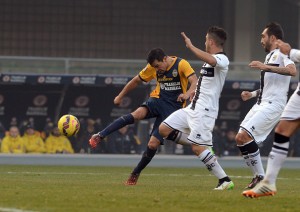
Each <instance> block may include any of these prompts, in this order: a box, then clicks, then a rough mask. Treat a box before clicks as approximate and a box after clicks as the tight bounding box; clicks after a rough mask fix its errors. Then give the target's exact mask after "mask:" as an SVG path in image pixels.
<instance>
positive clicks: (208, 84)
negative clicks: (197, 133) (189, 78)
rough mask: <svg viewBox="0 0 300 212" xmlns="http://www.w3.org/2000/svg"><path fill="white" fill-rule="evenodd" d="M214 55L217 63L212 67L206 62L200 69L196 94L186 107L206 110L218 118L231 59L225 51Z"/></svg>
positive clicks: (208, 113)
mask: <svg viewBox="0 0 300 212" xmlns="http://www.w3.org/2000/svg"><path fill="white" fill-rule="evenodd" d="M212 56H213V57H215V58H216V60H217V64H216V66H215V67H212V66H211V65H209V64H207V63H204V65H203V66H202V68H201V70H200V76H199V78H198V83H197V88H196V92H195V95H194V97H193V100H192V102H191V103H190V104H189V106H188V107H186V109H187V110H189V109H191V110H197V111H206V114H207V115H208V116H210V117H213V118H217V116H218V111H219V98H220V94H221V92H222V89H223V86H224V82H225V78H226V75H227V72H228V66H229V60H228V57H227V56H226V55H225V54H224V53H223V52H220V53H217V54H214V55H212Z"/></svg>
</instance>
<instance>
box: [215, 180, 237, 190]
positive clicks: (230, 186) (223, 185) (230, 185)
mask: <svg viewBox="0 0 300 212" xmlns="http://www.w3.org/2000/svg"><path fill="white" fill-rule="evenodd" d="M233 188H234V183H233V182H232V181H229V182H228V181H224V182H222V183H221V182H219V184H218V185H217V187H215V188H214V190H218V191H222V190H232V189H233Z"/></svg>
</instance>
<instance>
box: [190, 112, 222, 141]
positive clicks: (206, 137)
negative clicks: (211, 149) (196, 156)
mask: <svg viewBox="0 0 300 212" xmlns="http://www.w3.org/2000/svg"><path fill="white" fill-rule="evenodd" d="M215 120H216V119H215V118H212V117H210V116H207V115H205V114H201V113H199V115H198V116H193V117H189V120H188V123H189V127H190V130H191V133H190V135H189V136H188V139H189V140H191V141H192V142H193V143H194V144H196V145H202V146H212V131H213V128H214V126H215Z"/></svg>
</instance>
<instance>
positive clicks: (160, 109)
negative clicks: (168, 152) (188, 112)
mask: <svg viewBox="0 0 300 212" xmlns="http://www.w3.org/2000/svg"><path fill="white" fill-rule="evenodd" d="M141 107H147V108H148V114H147V116H146V117H145V119H150V118H156V119H155V122H154V125H153V128H152V131H151V133H150V136H152V135H153V136H154V137H156V138H157V139H158V140H159V141H160V143H161V144H163V141H164V139H163V137H162V136H161V135H160V134H159V131H158V128H159V125H160V124H161V122H162V121H163V120H165V119H166V118H167V117H168V116H169V115H170V114H171V113H173V112H174V111H176V110H178V109H180V108H182V103H180V102H178V103H173V102H168V101H165V100H162V99H159V98H153V97H150V98H149V99H148V100H147V101H146V102H144V103H143V104H141Z"/></svg>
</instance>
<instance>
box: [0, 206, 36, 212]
mask: <svg viewBox="0 0 300 212" xmlns="http://www.w3.org/2000/svg"><path fill="white" fill-rule="evenodd" d="M0 211H1V212H37V211H28V210H22V209H17V208H1V207H0Z"/></svg>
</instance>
